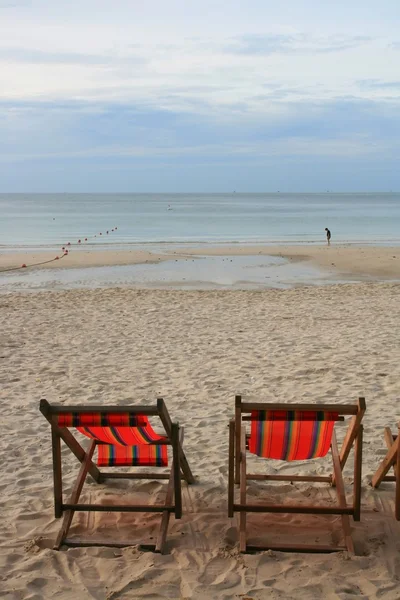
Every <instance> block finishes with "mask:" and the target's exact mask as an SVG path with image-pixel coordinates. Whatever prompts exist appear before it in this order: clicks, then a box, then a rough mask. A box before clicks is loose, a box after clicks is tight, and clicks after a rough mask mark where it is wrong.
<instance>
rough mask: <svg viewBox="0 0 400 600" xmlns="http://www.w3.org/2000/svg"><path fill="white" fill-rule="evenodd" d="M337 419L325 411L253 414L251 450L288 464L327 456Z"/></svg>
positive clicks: (335, 415) (255, 412)
mask: <svg viewBox="0 0 400 600" xmlns="http://www.w3.org/2000/svg"><path fill="white" fill-rule="evenodd" d="M337 420H338V414H337V413H327V412H325V411H253V412H252V421H251V433H250V440H249V451H250V452H252V453H253V454H256V455H257V456H262V457H264V458H275V459H279V460H285V461H293V460H306V459H310V458H317V457H322V456H325V455H326V454H327V452H328V451H329V448H330V445H331V440H332V433H333V428H334V425H335V422H336V421H337Z"/></svg>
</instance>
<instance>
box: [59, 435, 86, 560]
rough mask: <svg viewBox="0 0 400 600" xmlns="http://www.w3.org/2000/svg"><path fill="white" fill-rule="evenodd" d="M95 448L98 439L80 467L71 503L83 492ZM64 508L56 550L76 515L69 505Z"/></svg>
mask: <svg viewBox="0 0 400 600" xmlns="http://www.w3.org/2000/svg"><path fill="white" fill-rule="evenodd" d="M95 448H96V441H95V440H93V441H92V443H91V444H90V446H89V449H88V451H87V453H86V457H85V459H84V460H83V462H82V464H81V468H80V469H79V473H78V477H77V478H76V481H75V484H74V487H73V488H72V492H71V496H70V499H69V505H71V504H74V503H75V502H77V501H78V500H79V496H80V494H81V491H82V488H83V484H84V483H85V479H86V475H87V474H88V471H89V465H90V463H91V460H92V456H93V453H94V450H95ZM64 508H65V509H66V512H65V514H64V518H63V522H62V525H61V528H60V532H59V534H58V536H57V539H56V543H55V544H54V550H59V549H60V547H61V546H62V543H63V540H64V538H66V537H67V534H68V530H69V528H70V526H71V523H72V519H73V517H74V510H70V508H69V506H68V505H65V506H64Z"/></svg>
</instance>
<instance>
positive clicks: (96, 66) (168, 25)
mask: <svg viewBox="0 0 400 600" xmlns="http://www.w3.org/2000/svg"><path fill="white" fill-rule="evenodd" d="M399 109H400V10H399V3H398V0H381V1H380V2H379V3H377V2H376V0H372V1H371V0H362V1H361V0H351V2H349V0H347V1H346V2H345V1H342V0H336V1H335V2H330V1H328V0H319V1H318V2H316V1H315V0H281V2H277V1H276V0H274V1H270V0H223V1H222V0H196V1H193V0H146V1H145V2H144V1H143V0H112V1H111V0H80V1H79V2H78V1H77V0H57V1H56V2H49V0H0V192H7V193H8V192H113V191H115V192H161V193H162V192H231V191H233V190H235V191H237V192H241V191H243V192H245V191H246V192H269V191H271V192H272V191H277V190H280V191H281V192H285V191H286V192H296V191H307V192H318V191H326V190H330V191H400V168H399V164H400V163H399V159H400V110H399Z"/></svg>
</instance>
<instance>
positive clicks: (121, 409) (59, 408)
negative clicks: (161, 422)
mask: <svg viewBox="0 0 400 600" xmlns="http://www.w3.org/2000/svg"><path fill="white" fill-rule="evenodd" d="M42 402H47V400H41V401H40V403H41V410H42ZM47 404H48V406H47V407H46V410H47V411H48V413H50V414H52V415H53V414H58V415H62V414H65V413H70V412H74V413H78V414H81V413H88V412H89V413H92V412H96V413H100V414H106V413H108V414H113V415H117V414H121V413H129V414H131V415H144V416H146V417H151V416H156V415H158V410H157V407H156V406H149V405H145V404H143V405H142V406H140V405H137V406H115V404H113V405H105V404H99V405H96V404H88V405H85V406H82V405H79V406H76V405H70V404H68V405H66V404H50V403H49V402H47ZM42 412H43V411H42Z"/></svg>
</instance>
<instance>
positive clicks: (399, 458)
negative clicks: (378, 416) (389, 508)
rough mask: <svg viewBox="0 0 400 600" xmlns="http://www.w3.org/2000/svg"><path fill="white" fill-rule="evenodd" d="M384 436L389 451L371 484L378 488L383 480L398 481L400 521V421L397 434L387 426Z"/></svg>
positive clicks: (396, 500)
mask: <svg viewBox="0 0 400 600" xmlns="http://www.w3.org/2000/svg"><path fill="white" fill-rule="evenodd" d="M384 437H385V442H386V446H387V448H388V451H387V454H386V456H385V458H384V459H383V461H382V462H381V464H380V465H379V467H378V469H377V471H376V473H375V474H374V476H373V477H372V481H371V485H372V487H374V488H377V487H379V485H380V484H381V483H382V481H395V482H396V488H395V489H396V491H395V517H396V519H397V521H400V441H399V440H400V423H399V425H398V432H397V435H392V432H391V431H390V427H385V430H384ZM392 467H393V475H388V472H389V471H390V469H391V468H392Z"/></svg>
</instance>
